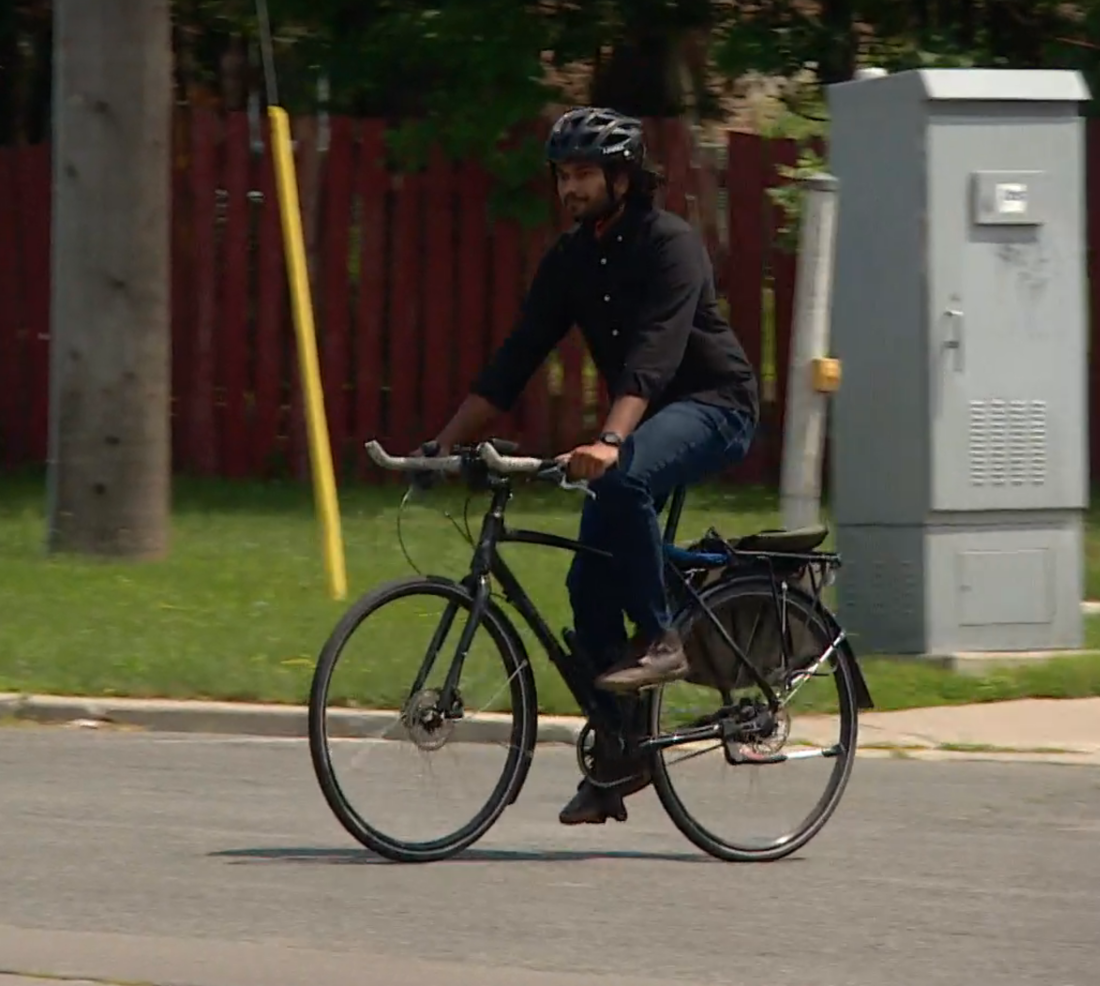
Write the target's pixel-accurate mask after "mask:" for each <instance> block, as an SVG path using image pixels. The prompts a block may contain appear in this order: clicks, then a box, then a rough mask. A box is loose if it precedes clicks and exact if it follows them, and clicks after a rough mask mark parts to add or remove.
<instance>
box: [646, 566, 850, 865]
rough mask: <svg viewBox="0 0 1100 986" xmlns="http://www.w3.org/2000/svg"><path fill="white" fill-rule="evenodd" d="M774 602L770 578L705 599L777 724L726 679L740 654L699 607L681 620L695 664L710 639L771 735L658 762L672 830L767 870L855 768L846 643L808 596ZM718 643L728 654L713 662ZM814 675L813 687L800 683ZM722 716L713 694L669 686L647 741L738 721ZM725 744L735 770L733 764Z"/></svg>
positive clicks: (716, 743) (748, 690) (658, 757)
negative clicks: (771, 694)
mask: <svg viewBox="0 0 1100 986" xmlns="http://www.w3.org/2000/svg"><path fill="white" fill-rule="evenodd" d="M776 591H777V587H776V586H775V585H774V584H773V583H772V581H771V580H770V579H768V578H765V577H755V576H752V577H741V578H735V579H733V580H731V581H729V582H724V583H719V584H717V585H715V586H713V587H712V588H710V589H709V590H707V592H705V593H704V594H703V598H704V600H705V602H706V604H707V606H708V607H709V608H710V609H711V610H712V611H713V612H714V614H715V615H716V616H717V617H718V618H719V619H720V620H721V621H722V624H723V626H724V627H725V628H726V631H727V632H728V633H729V634H730V636H731V637H732V638H733V640H734V642H735V643H737V645H738V647H739V648H740V649H741V651H742V653H744V654H745V656H746V657H747V658H748V659H749V661H750V662H751V663H752V664H753V666H754V667H755V668H756V669H757V670H758V671H760V672H762V673H763V675H764V677H765V678H766V679H767V681H768V684H769V685H770V686H771V687H772V688H773V690H774V691H775V692H776V694H777V696H778V697H779V699H780V702H781V703H782V705H781V709H780V713H779V715H778V716H771V715H770V714H768V713H767V703H766V702H765V701H764V699H763V694H762V692H761V690H760V688H759V686H758V685H756V683H755V682H754V681H753V680H752V679H751V677H749V675H748V674H747V673H746V672H745V671H744V670H743V669H741V670H740V673H737V672H736V671H735V670H734V671H730V669H731V668H733V669H735V668H736V661H735V658H734V655H733V652H732V651H731V650H730V648H729V645H728V644H726V643H725V642H724V641H722V640H721V638H720V637H718V636H717V634H716V632H715V631H714V630H713V626H712V625H711V624H710V623H709V620H708V619H707V617H706V615H705V614H704V613H703V611H702V610H701V609H699V607H698V606H693V607H691V608H690V609H689V610H687V611H686V612H684V613H683V614H681V616H680V618H679V620H678V623H679V629H680V633H681V636H682V639H683V640H684V643H685V648H686V649H688V651H689V653H692V654H693V656H694V655H695V654H697V653H698V650H697V648H698V646H699V644H700V637H699V635H701V634H710V635H711V636H710V638H709V644H710V653H711V654H712V655H713V656H714V658H715V661H716V666H721V665H723V664H724V665H725V668H726V672H727V673H728V674H729V675H730V676H731V677H732V684H733V687H732V689H731V691H732V695H733V705H735V706H740V709H741V710H744V714H745V715H746V717H749V715H750V714H752V715H755V716H756V718H755V719H753V722H754V724H759V723H761V722H763V723H764V724H765V728H764V729H763V731H762V732H755V733H753V734H752V735H749V733H748V732H746V734H745V737H744V741H740V737H737V738H735V739H734V740H733V741H726V742H724V741H723V740H721V739H714V740H701V741H698V742H694V743H691V744H686V745H682V746H673V747H669V748H666V749H664V750H660V751H659V752H657V753H656V754H655V756H654V778H653V780H654V787H655V789H656V791H657V796H658V797H659V798H660V800H661V804H662V805H663V806H664V808H665V811H666V812H667V813H668V815H669V817H670V818H671V819H672V822H673V823H674V824H675V825H676V827H677V828H678V829H679V830H680V831H681V832H682V833H683V834H684V835H685V836H686V837H687V838H688V839H689V840H690V841H691V842H692V843H694V844H695V845H696V846H698V847H699V848H700V849H702V850H703V851H704V852H706V853H709V854H710V855H712V856H715V857H717V858H719V859H724V860H727V861H730V862H770V861H774V860H777V859H782V858H783V857H784V856H789V855H790V854H791V853H794V852H797V851H798V850H799V849H801V848H802V847H803V846H805V845H806V844H807V843H808V842H809V841H810V840H811V839H813V838H814V837H815V836H816V835H817V834H818V833H819V832H820V831H821V829H822V828H823V827H824V825H825V823H826V822H827V821H828V820H829V818H830V817H831V816H832V814H833V812H834V811H836V808H837V805H839V803H840V799H841V797H842V795H843V793H844V790H845V788H846V786H847V784H848V780H849V777H850V776H851V771H852V765H853V763H854V760H855V754H856V742H857V735H858V721H857V716H858V702H857V693H856V685H855V674H854V666H855V655H854V654H853V653H852V651H851V648H850V647H849V646H848V643H847V641H843V642H841V643H840V644H839V645H838V646H836V647H835V648H834V647H833V644H834V642H835V640H836V637H837V635H838V629H837V626H836V623H835V620H834V619H833V618H832V616H831V614H829V613H828V611H827V610H825V609H824V608H823V607H822V605H821V604H820V603H817V604H815V602H814V599H813V597H812V596H810V595H809V594H808V593H806V592H805V591H804V590H802V589H801V588H798V587H797V586H794V585H788V586H787V587H786V590H785V592H784V591H783V590H782V589H778V591H779V593H780V596H779V600H778V602H777V600H776V595H775V593H776ZM716 640H717V642H718V645H719V646H720V648H721V650H722V652H723V653H720V654H715V653H714V651H715V646H714V644H715V641H716ZM825 655H828V656H827V657H825V660H823V661H822V660H821V659H822V657H823V656H825ZM815 665H817V668H816V671H815V673H814V674H813V675H812V676H810V677H806V676H805V675H804V674H803V675H800V672H804V671H806V670H808V669H811V668H813V667H814V666H815ZM693 666H694V664H693ZM693 677H697V676H695V675H693ZM722 707H723V703H722V700H721V696H720V694H719V692H718V691H717V690H716V689H715V688H714V687H708V686H707V685H704V684H692V683H690V682H686V681H681V682H672V683H670V684H668V685H665V686H663V687H662V688H661V689H660V691H659V692H658V693H656V694H655V695H654V698H653V704H652V710H651V729H652V734H653V735H667V734H669V733H673V732H675V731H676V730H678V729H683V728H685V727H689V726H694V725H701V724H705V723H711V722H718V721H721V720H726V721H727V722H730V721H732V716H733V715H734V714H735V713H733V712H731V711H726V712H723V711H722ZM769 727H770V731H769ZM727 742H729V749H730V752H732V753H733V754H734V759H735V761H738V762H734V763H730V760H729V758H728V757H727ZM765 759H767V760H768V761H770V762H763V761H764V760H765ZM754 760H755V761H757V762H753V761H754ZM785 801H793V802H794V803H795V804H796V805H799V806H796V807H794V808H791V807H790V806H789V805H786V804H784V803H783V802H785ZM758 805H760V806H762V810H759V811H757V810H756V806H758ZM689 806H690V807H689Z"/></svg>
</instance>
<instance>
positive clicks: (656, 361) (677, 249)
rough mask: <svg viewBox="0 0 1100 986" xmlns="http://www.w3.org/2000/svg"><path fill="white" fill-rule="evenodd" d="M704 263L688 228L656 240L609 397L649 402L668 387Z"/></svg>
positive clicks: (700, 285)
mask: <svg viewBox="0 0 1100 986" xmlns="http://www.w3.org/2000/svg"><path fill="white" fill-rule="evenodd" d="M707 270H708V264H707V262H706V258H705V257H701V256H700V255H699V250H698V249H697V245H696V243H695V241H694V239H693V238H692V236H691V235H690V232H689V231H684V232H677V233H675V234H673V235H670V236H668V237H666V238H665V239H663V240H662V241H661V242H659V243H658V244H656V251H655V257H654V261H653V267H652V271H651V273H650V275H649V276H648V277H647V278H646V287H645V291H644V294H643V296H642V298H641V299H640V302H639V306H638V310H637V320H636V323H635V326H634V332H633V339H632V344H631V346H630V348H629V349H628V351H627V354H626V359H625V361H624V364H623V370H622V373H621V374H619V378H618V380H617V381H616V382H615V384H614V386H613V387H612V396H613V397H627V396H633V397H641V398H644V399H645V400H647V401H653V400H654V399H656V398H657V397H659V396H660V394H661V392H662V391H663V390H664V389H665V387H667V386H668V384H669V383H670V381H671V380H672V378H673V376H675V374H676V371H677V370H678V369H679V367H680V363H681V361H682V359H683V356H684V349H685V347H686V346H687V341H688V336H689V335H690V333H691V330H692V326H693V323H694V319H695V312H696V309H697V308H698V306H699V299H700V296H701V294H702V291H703V285H704V282H705V279H706V276H707Z"/></svg>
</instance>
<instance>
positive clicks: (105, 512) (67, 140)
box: [48, 0, 172, 558]
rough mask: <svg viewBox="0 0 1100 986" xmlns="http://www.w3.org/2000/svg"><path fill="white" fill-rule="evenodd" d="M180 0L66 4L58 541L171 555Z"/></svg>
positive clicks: (57, 354) (58, 177) (54, 372)
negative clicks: (175, 23) (175, 78)
mask: <svg viewBox="0 0 1100 986" xmlns="http://www.w3.org/2000/svg"><path fill="white" fill-rule="evenodd" d="M170 25H171V22H170V15H169V0H58V3H57V8H56V22H55V28H54V39H55V48H54V52H55V57H54V64H55V71H56V76H55V79H56V85H55V89H54V92H55V96H56V98H55V101H54V106H55V110H54V145H53V146H54V151H53V177H54V193H53V195H54V198H53V279H52V296H51V297H52V302H51V329H50V335H51V345H50V462H49V473H50V475H49V501H50V502H49V534H48V546H49V549H50V550H51V551H75V552H81V553H87V554H93V555H103V556H128V557H134V558H143V557H157V556H160V555H162V554H163V553H164V552H165V551H166V550H167V542H168V526H169V510H170V498H171V494H170V471H171V459H170V443H171V438H170V435H171V433H170V429H169V414H170V403H169V397H170V372H169V371H170V360H171V345H170V343H171V339H170V320H169V311H170V306H169V301H170V287H169V285H170V279H169V263H170V260H169V242H170V241H169V233H170V220H171V199H170V185H169V178H170V170H169V169H170V157H169V155H170V149H171V143H170V142H171V93H172V75H171V71H172V57H171V43H170V36H171V35H170V32H171V26H170Z"/></svg>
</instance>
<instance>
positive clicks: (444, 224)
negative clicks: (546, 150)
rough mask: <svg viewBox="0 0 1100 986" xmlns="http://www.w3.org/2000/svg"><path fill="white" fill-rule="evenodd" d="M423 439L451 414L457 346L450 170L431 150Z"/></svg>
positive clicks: (426, 202)
mask: <svg viewBox="0 0 1100 986" xmlns="http://www.w3.org/2000/svg"><path fill="white" fill-rule="evenodd" d="M425 185H426V187H425V191H424V208H425V216H426V221H425V224H424V225H425V230H424V237H425V244H424V259H425V271H424V355H425V360H424V407H423V414H424V435H423V437H424V438H425V439H428V438H432V437H434V436H435V435H437V434H439V431H440V429H441V428H442V427H443V426H444V425H445V424H446V423H447V420H448V419H449V418H450V416H451V415H452V414H453V413H454V411H455V407H456V406H457V403H458V400H457V395H456V393H455V388H456V377H457V364H458V356H459V349H460V347H459V345H458V344H457V342H458V341H457V340H456V338H455V330H454V325H455V304H456V294H455V264H456V260H457V258H456V256H455V215H454V205H455V203H454V191H455V183H454V165H453V164H452V162H451V161H449V160H448V159H447V158H446V157H445V156H444V154H443V152H442V150H440V148H438V147H436V148H435V149H434V150H433V152H432V158H431V162H430V164H429V166H428V173H427V176H426V178H425Z"/></svg>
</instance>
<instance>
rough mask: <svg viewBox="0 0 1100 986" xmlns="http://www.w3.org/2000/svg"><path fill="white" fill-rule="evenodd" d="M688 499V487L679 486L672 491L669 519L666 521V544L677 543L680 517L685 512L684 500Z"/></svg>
mask: <svg viewBox="0 0 1100 986" xmlns="http://www.w3.org/2000/svg"><path fill="white" fill-rule="evenodd" d="M686 498H687V487H686V486H677V487H676V489H674V490H673V491H672V501H671V502H670V503H669V506H668V518H667V519H666V520H665V544H673V543H674V542H675V541H676V532H677V530H678V529H679V527H680V515H681V514H682V513H683V512H684V500H685V499H686Z"/></svg>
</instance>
